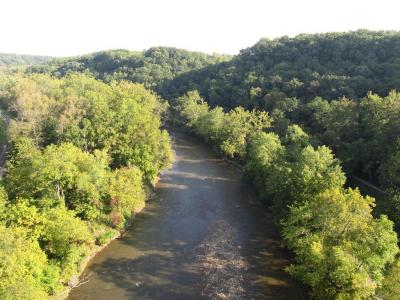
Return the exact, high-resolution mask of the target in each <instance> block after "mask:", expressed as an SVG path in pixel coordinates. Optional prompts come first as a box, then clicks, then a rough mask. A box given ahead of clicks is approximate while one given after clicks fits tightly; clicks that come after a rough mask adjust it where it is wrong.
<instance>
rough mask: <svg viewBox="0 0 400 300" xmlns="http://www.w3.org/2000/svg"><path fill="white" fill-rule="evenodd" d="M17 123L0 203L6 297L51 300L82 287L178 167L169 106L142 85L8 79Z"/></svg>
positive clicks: (78, 78)
mask: <svg viewBox="0 0 400 300" xmlns="http://www.w3.org/2000/svg"><path fill="white" fill-rule="evenodd" d="M1 79H2V80H1V81H0V82H1V89H0V90H1V94H0V96H1V98H0V101H1V105H2V107H4V108H6V110H7V114H8V115H9V116H10V117H11V120H10V122H9V125H8V131H7V136H8V142H9V144H10V147H11V149H10V151H9V155H8V158H7V175H6V177H5V179H4V181H3V185H2V187H1V197H0V211H1V213H0V231H1V233H2V234H1V235H0V249H1V250H0V266H1V272H0V278H1V280H0V282H1V284H0V298H1V299H38V300H39V299H40V300H41V299H45V298H47V296H49V295H57V294H58V293H60V292H62V291H63V290H64V288H65V286H66V285H69V286H73V285H74V284H76V281H77V277H76V274H78V271H79V269H80V267H81V264H82V263H83V262H84V261H85V259H86V257H87V256H88V255H89V254H90V253H93V252H94V251H96V247H98V246H101V245H103V244H105V243H107V242H108V241H109V240H110V239H111V238H113V237H116V236H117V235H118V232H119V231H121V230H123V229H124V228H125V227H126V225H127V224H128V223H129V222H130V220H131V218H132V216H133V214H134V213H135V212H137V211H139V210H140V209H142V208H143V206H144V202H145V200H146V197H147V194H148V186H149V185H150V184H152V183H154V182H155V181H156V179H157V175H158V173H159V172H160V170H162V169H163V168H165V167H166V166H168V164H169V163H170V162H171V159H172V151H171V146H170V141H169V136H168V134H167V132H165V131H162V130H161V129H160V126H161V124H162V118H163V114H164V113H165V110H166V107H167V106H166V105H167V104H166V103H165V102H163V101H161V100H160V98H158V97H157V96H156V95H155V94H153V93H152V92H150V91H148V90H146V89H145V88H144V87H143V86H142V85H140V84H133V83H128V82H112V83H110V84H105V83H102V82H100V81H97V80H95V79H93V78H91V77H88V76H86V75H78V74H75V75H68V76H66V77H64V78H62V79H56V78H52V77H49V76H47V75H21V74H16V75H12V76H5V77H3V78H1Z"/></svg>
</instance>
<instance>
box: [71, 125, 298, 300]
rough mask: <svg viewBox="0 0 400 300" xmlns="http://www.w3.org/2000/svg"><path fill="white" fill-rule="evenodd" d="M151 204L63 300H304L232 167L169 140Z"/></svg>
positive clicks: (193, 145) (192, 144) (274, 236)
mask: <svg viewBox="0 0 400 300" xmlns="http://www.w3.org/2000/svg"><path fill="white" fill-rule="evenodd" d="M173 136H174V140H175V142H174V149H175V151H176V162H175V164H174V166H173V167H172V168H171V169H170V170H167V171H166V172H164V173H163V174H162V175H161V178H160V182H159V184H158V185H157V188H156V197H155V199H156V200H153V201H150V202H148V203H147V206H146V208H145V209H144V210H143V212H142V213H141V214H139V216H138V217H137V218H136V219H135V222H134V225H133V226H132V228H131V229H130V230H129V232H128V233H127V234H126V235H125V236H124V237H123V238H121V239H118V240H115V241H113V242H112V243H111V244H110V245H109V246H108V247H106V248H105V249H104V250H103V251H101V252H100V253H99V254H98V255H96V257H94V259H93V260H92V261H91V262H90V263H89V265H88V266H87V268H86V270H85V271H84V274H83V276H87V278H88V279H89V280H88V282H87V283H86V284H83V285H81V286H80V287H78V288H76V289H73V290H72V291H71V294H70V296H69V299H70V300H72V299H113V300H114V299H115V300H118V299H305V298H306V297H305V296H304V295H305V293H304V289H303V288H301V287H300V286H299V285H298V284H297V283H296V282H294V281H293V280H292V279H291V278H290V277H289V276H288V274H287V273H286V272H285V271H284V270H283V269H284V267H285V266H287V265H288V264H289V259H288V258H289V257H290V256H289V255H288V253H286V252H285V250H284V249H283V248H282V247H281V245H280V241H279V233H278V232H277V230H276V229H275V227H274V226H273V223H272V218H271V215H270V214H269V212H268V211H267V210H266V209H265V208H264V207H262V206H260V204H259V203H258V202H257V201H256V199H255V197H254V195H253V194H252V192H250V191H251V189H250V188H249V187H248V186H246V185H245V184H244V183H242V182H241V180H240V178H241V175H240V173H239V172H238V170H236V169H235V168H234V167H232V166H230V165H228V164H226V163H225V162H223V161H222V160H220V159H218V158H217V157H216V156H215V154H213V153H212V152H211V151H210V150H208V149H207V147H206V146H204V145H203V144H202V143H200V142H198V141H196V140H194V139H192V138H191V137H189V136H186V135H184V134H181V133H176V134H173Z"/></svg>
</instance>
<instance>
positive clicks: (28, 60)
mask: <svg viewBox="0 0 400 300" xmlns="http://www.w3.org/2000/svg"><path fill="white" fill-rule="evenodd" d="M51 59H52V58H51V57H49V56H40V55H20V54H7V53H0V67H1V66H17V65H26V66H27V65H39V64H43V63H46V62H48V61H50V60H51Z"/></svg>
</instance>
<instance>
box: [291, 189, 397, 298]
mask: <svg viewBox="0 0 400 300" xmlns="http://www.w3.org/2000/svg"><path fill="white" fill-rule="evenodd" d="M372 206H373V199H372V198H370V197H366V198H363V197H362V196H361V195H360V193H359V191H358V190H352V189H348V190H341V189H339V188H337V189H330V190H326V191H325V192H323V193H321V194H319V195H317V196H315V197H310V198H309V200H308V201H306V202H304V203H303V204H302V205H300V206H292V207H291V209H290V214H289V216H288V218H287V220H286V221H285V222H284V223H283V236H284V239H285V241H286V243H287V245H288V246H289V248H291V249H292V250H293V251H294V252H295V254H296V264H294V265H291V266H290V267H289V269H288V270H289V272H290V273H291V274H292V275H294V276H295V277H297V278H299V279H300V280H301V281H303V282H304V283H307V284H308V285H310V286H311V288H312V294H313V295H314V296H315V297H316V298H323V299H365V298H369V297H371V296H373V295H374V293H375V290H376V288H377V287H379V286H380V284H381V282H382V280H383V276H384V271H385V268H386V266H387V264H389V263H392V262H393V261H394V258H395V255H396V254H397V252H398V247H397V236H396V233H395V232H394V231H393V223H392V222H391V221H389V220H388V219H387V217H386V216H381V217H380V218H378V219H374V218H373V217H372V214H371V211H372Z"/></svg>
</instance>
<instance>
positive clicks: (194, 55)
mask: <svg viewBox="0 0 400 300" xmlns="http://www.w3.org/2000/svg"><path fill="white" fill-rule="evenodd" d="M230 58H231V57H230V56H228V55H218V54H214V55H208V54H204V53H201V52H192V51H187V50H183V49H177V48H170V47H154V48H150V49H148V50H145V51H143V52H133V51H128V50H110V51H102V52H97V53H92V54H88V55H84V56H79V57H71V58H64V59H54V60H52V61H51V62H49V63H48V64H46V65H42V66H35V67H33V68H31V71H32V72H41V73H50V74H52V75H55V76H63V75H65V74H67V73H68V72H90V73H92V74H94V76H95V77H96V78H98V79H101V80H104V81H106V82H110V81H112V80H130V81H133V82H138V83H143V84H144V85H145V86H146V87H149V88H156V89H157V88H158V87H160V86H162V85H163V84H164V83H165V82H166V81H168V80H171V79H173V78H175V77H176V76H177V75H181V74H185V73H187V72H189V71H193V70H198V69H202V68H204V67H206V66H208V65H211V64H215V63H219V62H222V61H227V60H229V59H230ZM157 90H158V89H157Z"/></svg>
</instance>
